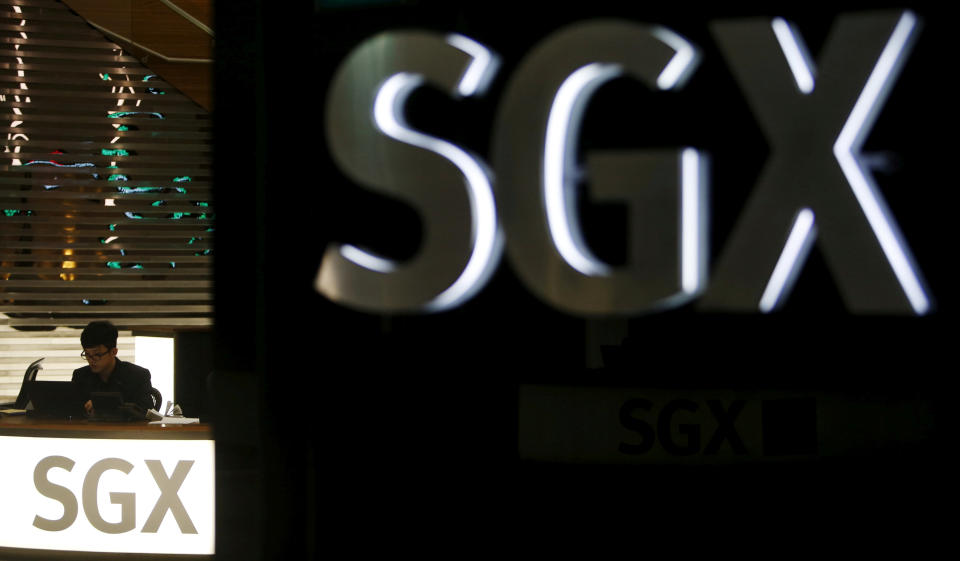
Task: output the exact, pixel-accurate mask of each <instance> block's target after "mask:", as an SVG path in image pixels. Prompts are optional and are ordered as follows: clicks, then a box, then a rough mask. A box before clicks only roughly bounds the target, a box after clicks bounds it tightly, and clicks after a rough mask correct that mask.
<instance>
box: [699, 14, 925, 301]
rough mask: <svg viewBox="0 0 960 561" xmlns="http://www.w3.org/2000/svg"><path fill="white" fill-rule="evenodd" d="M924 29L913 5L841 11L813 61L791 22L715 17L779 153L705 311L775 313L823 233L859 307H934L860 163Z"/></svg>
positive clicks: (844, 292)
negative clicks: (816, 63)
mask: <svg viewBox="0 0 960 561" xmlns="http://www.w3.org/2000/svg"><path fill="white" fill-rule="evenodd" d="M917 29H918V22H917V19H916V16H914V15H913V13H911V12H903V13H891V12H877V13H867V14H852V15H845V16H841V17H839V18H837V21H836V22H835V24H834V27H833V29H832V31H831V32H830V35H829V37H828V38H827V41H826V43H825V44H824V46H823V48H822V51H821V54H820V57H819V67H818V68H815V67H814V65H813V62H812V61H811V60H810V58H809V55H807V53H806V49H805V48H804V46H803V41H802V40H801V38H800V35H799V33H798V32H797V31H796V29H794V28H793V26H792V25H790V24H789V23H787V22H786V21H785V20H782V19H780V18H777V19H774V20H773V21H772V22H764V21H762V20H757V19H751V20H735V21H725V22H720V23H716V24H713V25H712V30H713V34H714V36H715V37H716V39H717V42H718V44H719V46H720V49H721V51H722V53H723V55H724V56H725V57H726V59H727V61H728V63H729V66H730V68H731V70H732V71H733V74H734V76H735V77H736V79H737V81H738V82H739V84H740V87H741V88H742V89H743V92H744V94H745V95H746V97H747V99H748V101H749V103H750V105H751V107H752V108H753V110H754V113H755V115H756V116H757V119H758V121H759V123H760V125H761V126H762V127H763V129H764V131H765V132H766V134H767V137H768V138H769V140H770V143H771V157H770V161H769V163H768V164H767V166H766V167H765V169H764V171H763V173H762V175H761V177H760V179H759V181H758V183H757V186H756V187H755V189H754V191H753V193H752V195H751V197H750V200H749V201H748V203H747V206H746V208H745V209H744V211H743V213H742V215H741V217H740V219H739V221H738V222H737V225H736V228H735V229H734V231H733V233H732V234H731V236H730V239H729V240H728V241H727V242H726V244H725V246H724V251H723V252H722V254H721V255H720V258H719V260H718V264H717V268H716V270H715V271H714V273H713V278H712V281H711V286H710V289H709V290H708V291H707V293H706V294H705V295H704V298H703V301H702V303H701V304H702V306H703V307H705V308H709V309H726V310H744V309H751V308H752V309H757V308H759V309H760V310H761V311H764V312H767V311H771V310H773V309H775V308H776V307H777V306H778V305H779V304H780V303H782V302H783V300H784V299H785V298H786V297H787V295H788V292H789V286H790V283H789V282H787V281H788V280H789V279H792V278H794V277H795V276H796V274H797V272H798V271H799V269H800V268H801V267H802V264H803V258H804V256H805V255H806V251H807V250H808V249H809V246H810V244H811V243H812V242H813V240H814V239H816V242H817V247H818V248H819V249H820V250H821V251H822V253H823V256H824V258H825V260H826V262H827V265H828V267H829V268H830V270H831V271H832V273H833V276H834V279H835V281H836V283H837V285H838V287H839V290H840V294H841V296H842V297H843V299H844V302H845V303H846V305H847V306H848V307H849V308H850V309H851V310H852V311H854V312H860V313H863V312H868V313H869V312H873V313H900V314H902V313H914V314H921V315H922V314H925V313H927V312H929V311H930V310H931V309H932V303H931V299H930V296H929V294H928V292H927V290H926V289H925V287H924V282H923V278H922V276H921V273H920V270H919V269H918V268H917V266H916V264H915V263H914V260H913V257H912V256H911V252H910V248H909V247H908V246H907V243H906V241H905V239H904V238H903V236H902V234H901V233H900V230H899V228H898V227H897V224H896V221H895V220H894V217H893V215H892V214H891V213H890V211H889V210H888V209H887V206H886V204H885V202H884V200H883V197H882V196H881V194H880V192H879V190H878V189H877V186H876V185H875V183H874V181H873V178H872V177H871V176H870V174H869V172H868V171H866V170H865V169H864V167H863V166H862V165H861V163H860V161H859V159H858V157H859V151H860V147H861V146H862V144H863V141H864V140H865V139H866V137H867V135H868V134H869V132H870V128H871V127H872V125H873V122H874V120H875V118H876V116H877V115H878V114H879V112H880V110H881V109H882V107H883V103H884V101H885V97H886V94H887V92H888V91H889V90H890V88H891V87H892V86H893V84H894V83H895V81H896V77H897V74H898V72H899V69H900V67H901V66H902V64H903V63H904V61H905V60H906V58H907V55H908V53H909V51H910V47H911V45H912V43H913V40H914V39H915V37H916V35H917ZM837 131H840V133H839V136H838V134H837ZM798 213H799V214H798ZM814 213H815V214H816V228H815V229H814V228H813V226H814V223H813V220H814Z"/></svg>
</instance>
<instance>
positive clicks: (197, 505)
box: [0, 417, 215, 555]
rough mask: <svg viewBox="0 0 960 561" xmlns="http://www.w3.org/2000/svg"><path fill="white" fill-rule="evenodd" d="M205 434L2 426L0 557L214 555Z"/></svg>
mask: <svg viewBox="0 0 960 561" xmlns="http://www.w3.org/2000/svg"><path fill="white" fill-rule="evenodd" d="M214 481H215V475H214V442H213V436H212V431H211V429H210V427H209V426H208V425H176V426H170V425H166V426H163V425H150V424H147V423H91V422H87V421H66V422H49V421H40V420H35V419H31V418H26V417H5V418H0V497H2V504H0V552H4V551H8V552H10V551H17V550H19V551H23V550H48V551H64V552H66V551H76V552H104V553H138V554H148V555H151V554H152V555H157V554H159V555H164V554H174V555H184V554H186V555H212V554H213V553H214V528H215V520H214V505H215V490H214Z"/></svg>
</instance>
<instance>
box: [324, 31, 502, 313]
mask: <svg viewBox="0 0 960 561" xmlns="http://www.w3.org/2000/svg"><path fill="white" fill-rule="evenodd" d="M495 69H496V64H495V58H494V56H493V54H492V53H491V52H490V51H488V50H487V49H486V48H485V47H483V46H482V45H480V44H479V43H476V42H474V41H472V40H470V39H467V38H466V37H463V36H460V35H448V36H446V37H444V36H442V35H439V34H435V33H428V32H412V31H410V32H396V31H391V32H385V33H381V34H379V35H376V36H374V37H372V38H370V39H368V40H367V41H365V42H364V43H363V44H361V45H360V46H359V47H357V48H356V49H355V50H354V51H353V52H352V53H351V54H350V55H349V56H348V57H347V59H346V60H345V61H344V62H343V64H342V65H341V66H340V68H339V69H338V71H337V72H336V75H335V76H334V78H333V81H332V82H331V86H330V90H329V96H328V101H327V106H326V135H327V142H328V144H329V146H330V151H331V154H332V156H333V159H334V160H335V161H336V163H337V165H338V166H339V167H340V168H341V170H342V171H343V172H344V174H346V175H347V176H348V177H350V178H351V179H352V180H354V181H356V182H357V183H358V184H362V185H364V186H365V187H366V188H368V189H371V190H374V191H377V192H378V193H380V194H383V195H387V196H389V197H394V198H398V199H402V200H404V201H405V202H407V203H409V204H411V205H412V206H414V207H415V208H416V209H417V211H418V214H419V215H420V217H421V218H422V220H423V221H424V228H423V231H424V239H423V242H422V244H421V247H420V248H419V250H418V253H417V255H416V256H414V257H413V258H411V259H410V260H408V261H406V262H397V261H394V260H391V259H387V258H384V257H383V256H380V255H377V254H375V253H374V252H372V251H370V250H368V249H362V248H359V247H357V246H354V245H350V244H341V243H334V244H331V245H330V246H329V247H327V249H326V251H325V252H324V255H323V260H322V262H321V264H320V270H319V273H318V274H317V278H316V288H317V290H318V291H319V292H320V293H322V294H323V295H324V296H326V297H328V298H330V299H331V300H333V301H335V302H338V303H340V304H343V305H345V306H349V307H352V308H358V309H363V310H368V311H374V312H429V311H439V310H444V309H448V308H452V307H454V306H457V305H459V304H461V303H462V302H464V301H466V300H467V299H469V298H470V297H472V296H473V295H474V294H475V293H476V292H477V291H478V290H480V288H482V287H483V285H484V284H485V283H486V281H487V280H488V279H489V276H490V274H491V273H492V271H493V269H494V268H495V267H496V265H497V263H498V261H499V258H500V254H501V252H502V245H503V244H502V236H501V234H500V232H499V226H498V224H497V217H496V207H495V204H494V196H493V188H492V186H491V181H490V177H489V172H488V171H487V166H486V165H485V164H484V163H483V162H482V161H481V160H479V159H478V158H477V157H475V156H473V155H471V154H469V153H468V152H467V151H466V150H464V149H463V148H461V147H459V146H457V145H455V144H453V143H451V142H449V141H445V140H441V139H438V138H435V137H432V136H428V135H426V134H423V133H421V132H419V131H416V130H414V129H412V128H410V127H409V126H408V125H407V123H406V122H405V121H404V118H403V106H404V104H405V103H406V99H407V97H408V96H409V94H410V93H411V92H412V91H414V90H415V89H416V88H418V87H420V86H421V85H424V84H427V83H429V84H432V85H435V86H438V87H440V88H441V89H443V90H445V91H447V92H448V93H449V94H451V95H453V96H454V97H460V96H470V95H474V94H477V93H480V92H482V91H483V90H484V89H485V87H486V85H487V83H488V82H489V80H490V78H491V77H492V75H493V74H494V72H495Z"/></svg>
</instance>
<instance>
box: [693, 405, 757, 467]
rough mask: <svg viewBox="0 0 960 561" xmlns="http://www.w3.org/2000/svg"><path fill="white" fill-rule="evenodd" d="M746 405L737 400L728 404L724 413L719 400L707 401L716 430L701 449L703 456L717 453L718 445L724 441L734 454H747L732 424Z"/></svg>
mask: <svg viewBox="0 0 960 561" xmlns="http://www.w3.org/2000/svg"><path fill="white" fill-rule="evenodd" d="M746 404H747V402H746V401H744V400H742V399H737V400H734V401H733V403H731V404H730V408H729V409H727V410H726V411H724V410H723V403H721V402H720V400H718V399H708V400H707V405H708V406H709V407H710V412H711V413H713V418H714V419H716V420H717V430H716V432H714V433H713V436H712V437H710V442H708V443H707V447H706V448H704V449H703V453H704V454H716V453H717V452H719V451H720V445H721V444H723V441H724V440H726V441H727V442H729V443H730V448H731V449H732V450H733V452H734V453H735V454H746V453H747V447H746V446H744V445H743V440H741V439H740V435H739V434H737V429H736V427H734V426H733V422H734V421H736V420H737V416H738V415H740V412H741V411H743V407H744V406H745V405H746Z"/></svg>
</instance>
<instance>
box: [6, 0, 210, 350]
mask: <svg viewBox="0 0 960 561" xmlns="http://www.w3.org/2000/svg"><path fill="white" fill-rule="evenodd" d="M211 149H212V147H211V120H210V115H209V114H208V112H207V111H205V110H204V109H202V108H201V107H199V106H198V105H197V104H196V103H194V102H193V101H191V100H190V99H188V98H187V97H185V96H183V95H182V94H181V93H180V92H178V91H177V90H176V89H175V88H173V87H172V86H171V85H170V84H169V83H167V82H165V81H164V80H163V79H162V78H161V77H159V76H157V75H155V74H154V72H152V71H151V69H149V68H147V67H145V66H144V65H142V64H141V63H140V62H139V61H138V60H137V59H136V58H133V57H130V56H127V54H126V53H125V52H124V51H123V50H122V49H121V48H120V47H119V46H117V45H116V44H114V43H112V42H110V41H108V40H107V39H106V38H104V36H103V35H102V34H101V33H100V32H98V31H97V30H95V29H93V28H92V27H90V26H89V25H87V24H86V23H85V22H84V21H83V20H82V19H81V18H80V17H78V16H77V15H76V14H74V13H73V12H71V11H70V10H69V9H67V8H66V6H64V5H63V4H61V3H60V2H56V1H53V0H7V1H3V0H0V326H2V325H6V326H16V327H19V328H47V329H49V328H53V327H57V326H66V327H83V326H84V325H86V323H87V322H88V321H90V320H92V319H110V320H111V321H113V322H114V323H115V324H116V325H117V326H118V327H120V328H121V329H123V328H134V327H149V328H154V329H156V328H162V329H167V328H169V329H176V328H183V327H191V328H192V327H206V326H209V325H211V323H212V258H213V257H212V252H213V240H214V209H213V205H212V201H211V180H212V178H211V175H210V169H211V165H210V163H211V162H210V158H211ZM28 362H29V361H28Z"/></svg>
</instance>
